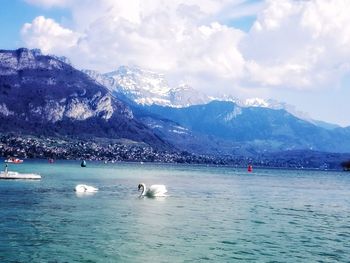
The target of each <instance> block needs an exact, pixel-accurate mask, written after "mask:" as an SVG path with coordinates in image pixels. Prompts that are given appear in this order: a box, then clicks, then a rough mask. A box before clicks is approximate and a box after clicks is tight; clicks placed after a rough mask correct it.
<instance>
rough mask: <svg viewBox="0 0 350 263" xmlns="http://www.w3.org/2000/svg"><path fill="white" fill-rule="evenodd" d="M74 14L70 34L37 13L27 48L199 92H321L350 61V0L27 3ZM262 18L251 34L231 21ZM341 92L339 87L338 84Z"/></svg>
mask: <svg viewBox="0 0 350 263" xmlns="http://www.w3.org/2000/svg"><path fill="white" fill-rule="evenodd" d="M27 2H30V3H32V4H36V5H43V6H46V7H52V6H60V7H65V8H68V9H69V10H70V11H71V13H72V19H71V21H70V23H69V24H70V28H69V29H68V28H64V27H62V26H61V25H59V24H58V23H57V22H55V21H53V20H52V19H49V18H44V17H37V18H35V19H34V20H33V21H32V22H31V23H29V24H25V25H24V26H23V28H22V37H23V41H24V43H25V44H26V45H27V46H29V47H33V48H34V47H38V48H41V49H42V50H43V51H44V52H48V53H55V54H58V55H66V56H68V57H69V58H70V59H71V60H72V61H73V63H74V64H75V65H77V66H79V67H81V68H93V69H98V70H100V71H109V70H113V69H115V68H116V67H117V66H118V65H123V64H125V65H138V66H140V67H144V68H149V69H154V70H157V71H161V72H165V73H167V74H168V75H170V77H171V79H172V80H174V81H182V80H185V81H186V82H187V83H189V84H191V85H193V86H195V87H196V88H203V87H204V88H206V89H209V87H213V89H217V88H218V87H220V88H223V89H225V90H226V91H227V90H228V89H229V88H232V90H233V91H232V92H234V91H238V90H240V91H241V88H242V87H245V86H249V87H251V86H254V87H264V88H266V87H268V88H270V89H271V90H273V88H274V87H277V88H279V89H280V88H289V89H316V88H319V87H325V86H327V85H329V84H330V83H332V84H334V83H337V82H338V81H339V80H340V79H341V77H342V76H343V74H344V73H346V72H349V68H350V64H349V62H348V61H350V16H348V14H349V13H350V5H348V1H347V0H311V1H295V0H279V1H274V0H267V1H265V2H264V3H263V4H262V3H261V2H260V3H258V4H249V1H245V0H201V1H200V0H188V1H185V0H173V1H166V0H128V1H123V0H100V1H98V0H84V1H83V0H75V1H73V0H27ZM254 12H258V13H257V19H256V21H255V23H254V25H253V27H252V29H251V30H250V31H249V32H243V31H241V30H238V29H235V28H233V27H232V26H228V25H224V24H223V22H222V21H227V20H229V19H230V18H237V17H239V16H245V15H252V14H254ZM332 86H335V85H332Z"/></svg>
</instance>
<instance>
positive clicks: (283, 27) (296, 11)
mask: <svg viewBox="0 0 350 263" xmlns="http://www.w3.org/2000/svg"><path fill="white" fill-rule="evenodd" d="M349 13H350V6H349V5H348V1H346V0H314V1H292V0H281V1H267V6H266V8H265V9H264V11H263V12H261V13H260V14H259V15H258V18H257V20H256V22H255V24H254V26H253V28H252V29H251V31H250V32H249V34H248V35H247V37H246V38H245V39H244V41H242V43H241V51H242V52H243V54H244V57H245V59H246V61H247V72H248V76H249V79H250V80H253V81H254V82H255V83H256V85H270V86H277V87H289V88H297V89H305V88H307V89H316V88H320V87H321V88H322V87H323V88H324V87H328V86H330V85H331V86H336V84H337V82H338V81H339V80H340V78H341V76H342V75H343V74H344V72H348V69H349V66H348V61H349V59H350V53H349V52H350V16H348V14H349Z"/></svg>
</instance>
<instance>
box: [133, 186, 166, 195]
mask: <svg viewBox="0 0 350 263" xmlns="http://www.w3.org/2000/svg"><path fill="white" fill-rule="evenodd" d="M141 189H142V193H141V195H140V197H142V196H147V197H160V196H166V194H165V193H166V192H168V190H167V189H166V187H165V185H163V184H154V185H151V186H150V188H149V189H146V185H145V184H144V183H141V184H139V186H138V190H139V191H140V190H141Z"/></svg>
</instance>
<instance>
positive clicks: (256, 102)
mask: <svg viewBox="0 0 350 263" xmlns="http://www.w3.org/2000/svg"><path fill="white" fill-rule="evenodd" d="M244 106H246V107H264V108H268V107H269V106H270V105H269V103H268V102H267V101H265V100H264V99H261V98H250V99H246V100H245V101H244Z"/></svg>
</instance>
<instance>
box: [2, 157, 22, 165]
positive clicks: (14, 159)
mask: <svg viewBox="0 0 350 263" xmlns="http://www.w3.org/2000/svg"><path fill="white" fill-rule="evenodd" d="M5 163H15V164H19V163H23V160H21V159H18V158H15V157H10V158H8V159H6V160H5Z"/></svg>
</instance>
